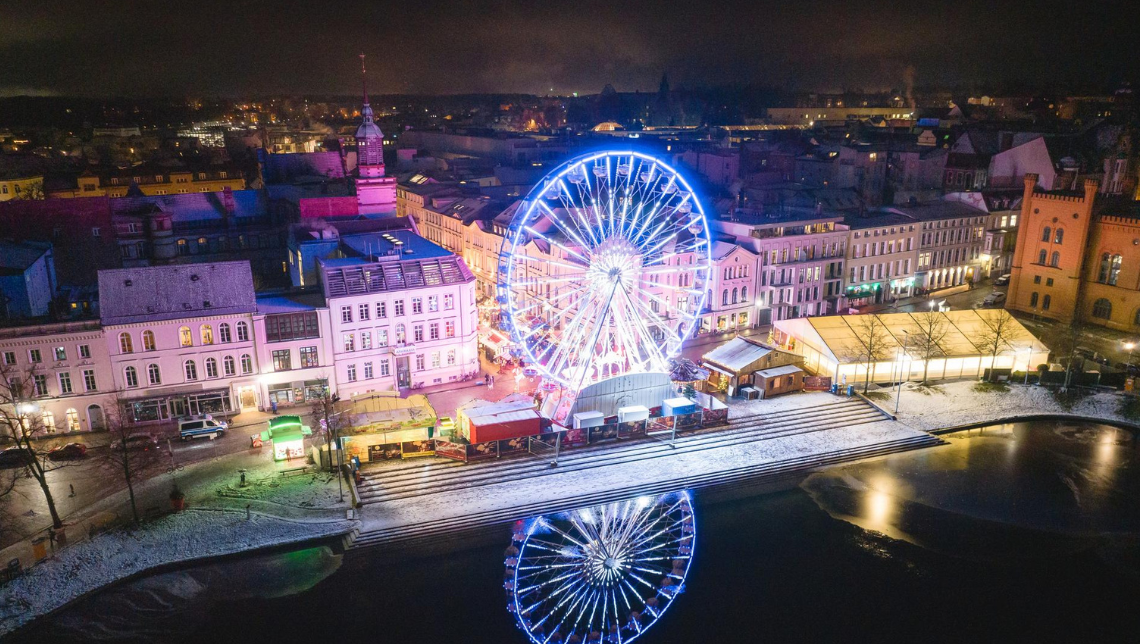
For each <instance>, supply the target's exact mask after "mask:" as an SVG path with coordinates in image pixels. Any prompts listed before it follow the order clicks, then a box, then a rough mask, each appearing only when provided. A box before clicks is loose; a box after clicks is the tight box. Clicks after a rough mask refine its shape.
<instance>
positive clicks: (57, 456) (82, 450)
mask: <svg viewBox="0 0 1140 644" xmlns="http://www.w3.org/2000/svg"><path fill="white" fill-rule="evenodd" d="M86 455H87V446H86V445H84V444H83V443H68V444H66V445H60V446H58V447H53V448H51V449H50V450H48V453H47V457H48V458H50V459H51V460H53V461H70V460H74V459H77V458H83V457H84V456H86Z"/></svg>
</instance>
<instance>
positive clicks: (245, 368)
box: [241, 353, 253, 375]
mask: <svg viewBox="0 0 1140 644" xmlns="http://www.w3.org/2000/svg"><path fill="white" fill-rule="evenodd" d="M241 372H242V373H243V374H245V375H249V374H251V373H253V359H252V358H250V357H249V354H248V353H243V354H241Z"/></svg>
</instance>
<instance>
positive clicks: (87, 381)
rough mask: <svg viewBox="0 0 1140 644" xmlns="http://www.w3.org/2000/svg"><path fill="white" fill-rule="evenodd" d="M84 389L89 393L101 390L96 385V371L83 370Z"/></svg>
mask: <svg viewBox="0 0 1140 644" xmlns="http://www.w3.org/2000/svg"><path fill="white" fill-rule="evenodd" d="M83 388H84V389H86V390H87V391H95V390H96V389H98V388H99V386H98V385H97V384H96V383H95V370H94V369H84V370H83Z"/></svg>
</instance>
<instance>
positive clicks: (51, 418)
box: [41, 411, 55, 434]
mask: <svg viewBox="0 0 1140 644" xmlns="http://www.w3.org/2000/svg"><path fill="white" fill-rule="evenodd" d="M41 417H42V418H43V423H44V429H45V430H47V433H49V434H54V433H55V414H53V413H51V412H50V411H45V412H44V413H43V414H42V416H41Z"/></svg>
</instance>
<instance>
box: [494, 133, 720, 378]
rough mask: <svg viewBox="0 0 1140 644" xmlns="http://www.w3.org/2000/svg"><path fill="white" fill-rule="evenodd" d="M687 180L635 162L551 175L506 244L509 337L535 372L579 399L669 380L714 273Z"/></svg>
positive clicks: (615, 159)
mask: <svg viewBox="0 0 1140 644" xmlns="http://www.w3.org/2000/svg"><path fill="white" fill-rule="evenodd" d="M711 245H712V241H711V238H710V236H709V227H708V222H707V221H706V219H705V213H704V210H703V209H702V208H701V204H700V201H699V199H697V196H696V195H695V194H694V193H693V190H692V188H691V187H690V186H689V184H688V182H687V181H685V178H684V177H683V176H681V175H680V174H679V173H678V172H677V171H676V170H674V169H673V168H672V167H670V166H669V165H667V164H665V163H664V162H662V161H660V160H658V159H656V158H654V157H651V156H648V155H645V154H641V153H637V152H614V151H608V152H598V153H593V154H589V155H586V156H583V157H579V158H577V159H574V160H572V161H570V162H568V163H566V164H564V165H562V166H561V167H559V168H558V169H556V170H555V171H553V172H552V173H551V174H549V175H547V176H546V177H545V178H544V179H543V180H542V181H541V182H540V183H539V184H538V185H537V186H535V188H534V189H533V190H531V192H530V194H529V195H527V198H526V199H525V200H524V201H523V202H522V204H521V205H520V207H519V209H518V211H517V212H516V213H515V216H514V218H513V219H512V221H511V224H510V228H509V230H508V231H507V235H506V237H505V238H504V240H503V247H502V252H501V253H500V258H499V284H498V287H499V288H498V290H499V292H498V299H499V304H500V308H501V311H502V313H501V315H502V326H503V328H505V329H507V330H509V332H510V335H511V340H512V341H513V342H514V343H515V345H516V347H518V349H519V350H520V351H521V353H522V354H523V355H522V356H521V357H522V358H523V359H525V360H526V361H527V362H528V363H529V364H530V365H531V366H534V367H536V368H537V369H538V370H539V371H540V372H541V373H542V375H543V376H544V377H546V378H548V379H549V380H551V381H553V382H555V383H557V384H559V385H561V386H562V387H564V388H566V389H568V390H570V391H573V392H577V391H580V390H581V389H582V388H583V387H585V386H587V385H589V384H592V383H594V382H599V381H601V380H605V379H607V378H611V377H613V376H617V375H622V374H625V373H644V372H657V373H668V371H669V359H670V358H672V357H674V356H676V355H677V354H679V353H680V350H681V343H682V341H684V339H685V338H686V337H688V336H689V334H691V333H692V331H693V329H694V328H695V327H696V325H697V323H698V320H699V315H700V311H701V308H702V307H703V306H704V303H705V297H706V289H707V286H706V285H707V284H708V282H709V276H710V271H711V267H712V259H711Z"/></svg>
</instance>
